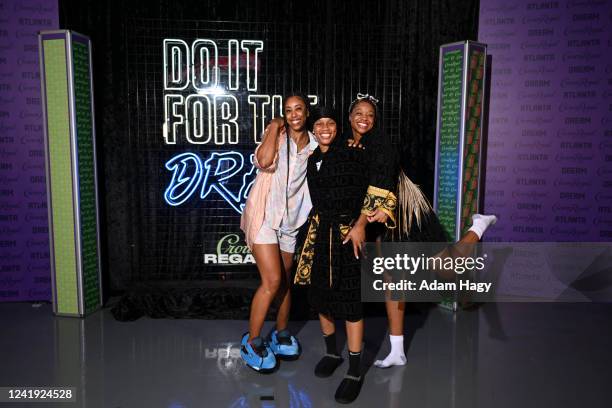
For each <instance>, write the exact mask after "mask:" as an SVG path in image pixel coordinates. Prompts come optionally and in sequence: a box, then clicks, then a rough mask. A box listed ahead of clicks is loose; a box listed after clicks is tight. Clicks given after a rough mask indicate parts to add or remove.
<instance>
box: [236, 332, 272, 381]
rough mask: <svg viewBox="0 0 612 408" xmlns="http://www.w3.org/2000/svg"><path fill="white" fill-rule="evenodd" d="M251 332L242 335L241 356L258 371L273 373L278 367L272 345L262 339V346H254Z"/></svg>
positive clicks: (249, 365)
mask: <svg viewBox="0 0 612 408" xmlns="http://www.w3.org/2000/svg"><path fill="white" fill-rule="evenodd" d="M248 340H249V333H245V334H244V335H243V336H242V341H241V342H240V357H242V359H243V360H244V362H245V363H246V365H247V366H248V367H250V368H252V369H253V370H255V371H257V372H258V373H264V374H267V373H271V372H272V371H274V370H275V369H276V365H277V364H276V357H275V356H274V353H272V350H270V347H268V345H267V344H266V343H265V342H264V341H263V340H262V341H261V344H260V346H258V347H253V346H252V345H251V343H249V341H248Z"/></svg>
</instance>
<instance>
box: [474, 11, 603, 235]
mask: <svg viewBox="0 0 612 408" xmlns="http://www.w3.org/2000/svg"><path fill="white" fill-rule="evenodd" d="M610 26H612V1H609V0H560V1H524V0H523V1H508V0H481V4H480V23H479V41H481V42H484V43H487V44H488V45H489V47H488V53H489V54H490V55H491V56H492V76H491V99H490V111H489V112H490V113H489V137H488V149H487V167H486V180H485V188H486V192H485V211H486V212H489V213H495V214H498V215H499V222H498V223H497V224H496V225H495V227H494V228H492V229H491V230H490V233H487V235H486V240H488V241H551V242H552V241H579V242H590V241H611V240H612V188H611V187H612V35H611V32H612V31H611V30H610Z"/></svg>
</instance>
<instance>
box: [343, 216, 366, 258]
mask: <svg viewBox="0 0 612 408" xmlns="http://www.w3.org/2000/svg"><path fill="white" fill-rule="evenodd" d="M349 241H351V242H352V243H353V252H354V253H355V258H356V259H359V252H360V251H361V246H362V245H363V243H364V242H365V228H364V227H363V226H362V225H359V224H355V225H353V227H352V228H351V230H350V231H349V232H348V234H346V237H345V238H344V241H343V242H342V243H343V244H346V243H347V242H349Z"/></svg>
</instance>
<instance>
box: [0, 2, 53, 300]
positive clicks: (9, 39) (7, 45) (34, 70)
mask: <svg viewBox="0 0 612 408" xmlns="http://www.w3.org/2000/svg"><path fill="white" fill-rule="evenodd" d="M58 27H59V17H58V9H57V0H0V302H2V301H17V300H50V299H51V277H50V272H49V238H48V236H49V231H48V224H47V193H46V185H45V155H44V145H43V128H42V126H43V123H42V109H41V105H40V77H39V61H38V32H39V31H41V30H53V29H57V28H58Z"/></svg>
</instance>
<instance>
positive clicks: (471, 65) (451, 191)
mask: <svg viewBox="0 0 612 408" xmlns="http://www.w3.org/2000/svg"><path fill="white" fill-rule="evenodd" d="M486 55H487V48H486V45H484V44H479V43H475V42H473V41H464V42H459V43H452V44H446V45H443V46H441V47H440V67H439V79H438V119H437V131H436V168H435V187H434V210H435V211H436V213H437V214H438V217H439V218H440V222H441V223H442V225H443V227H444V229H445V230H446V232H447V234H448V240H449V241H452V242H455V241H458V240H459V239H460V238H461V236H462V235H463V234H465V233H466V232H467V230H468V228H469V227H470V226H471V217H472V215H473V214H474V213H476V212H478V201H479V193H480V162H481V161H480V151H481V144H482V137H481V129H482V106H483V102H484V84H485V75H484V74H485V72H486V69H485V68H486V67H485V63H486Z"/></svg>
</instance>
